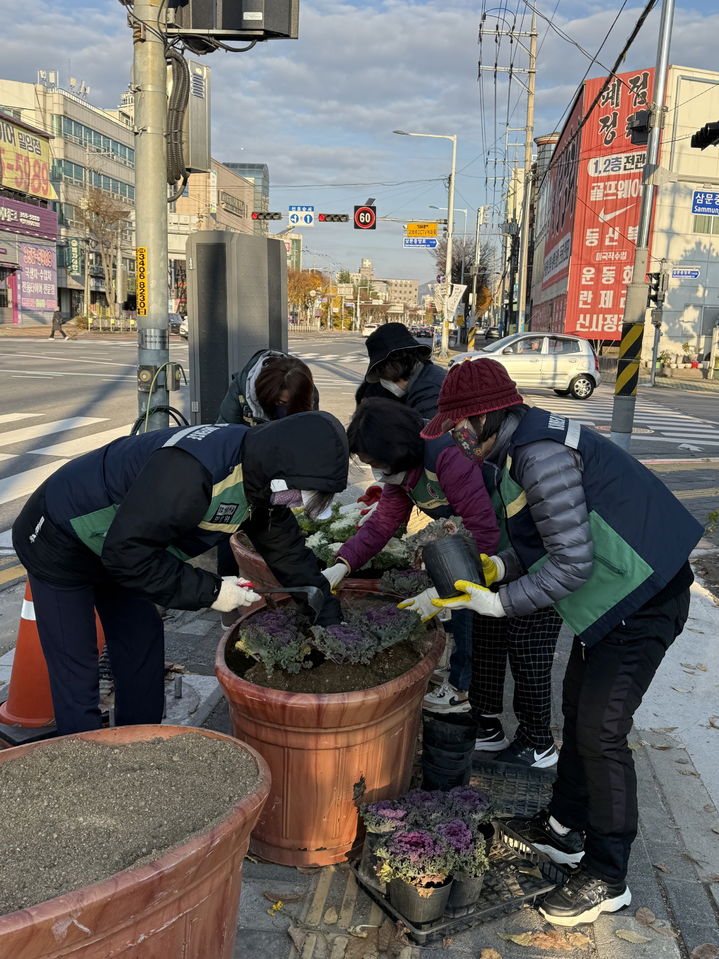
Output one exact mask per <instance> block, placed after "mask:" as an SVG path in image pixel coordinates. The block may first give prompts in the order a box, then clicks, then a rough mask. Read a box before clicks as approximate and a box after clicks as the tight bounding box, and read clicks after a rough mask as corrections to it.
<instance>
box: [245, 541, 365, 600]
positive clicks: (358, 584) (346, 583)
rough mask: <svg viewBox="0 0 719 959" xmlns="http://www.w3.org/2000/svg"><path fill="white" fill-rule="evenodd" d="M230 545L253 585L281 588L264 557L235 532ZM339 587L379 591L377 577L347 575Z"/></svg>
mask: <svg viewBox="0 0 719 959" xmlns="http://www.w3.org/2000/svg"><path fill="white" fill-rule="evenodd" d="M230 546H231V547H232V553H233V555H234V557H235V559H236V560H237V565H238V567H239V570H240V573H242V575H243V576H245V577H246V578H247V579H249V580H250V581H251V582H253V583H254V584H255V586H258V587H259V588H260V589H278V588H281V587H280V584H279V583H278V582H277V579H276V578H275V576H274V574H273V572H272V571H271V569H270V568H269V566H268V565H267V563H266V562H265V561H264V559H262V557H261V556H260V554H259V553H257V552H256V551H255V550H254V549H252V548H251V547H250V546H248V545H247V543H246V542H244V541H243V538H241V537H240V536H238V534H237V533H235V534H234V535H233V536H231V537H230ZM340 589H341V591H342V592H344V591H345V590H356V591H357V592H360V593H376V592H378V591H379V579H377V578H370V577H367V578H366V579H365V578H363V577H361V576H347V577H345V579H343V580H342V585H341V587H340ZM340 596H341V593H340Z"/></svg>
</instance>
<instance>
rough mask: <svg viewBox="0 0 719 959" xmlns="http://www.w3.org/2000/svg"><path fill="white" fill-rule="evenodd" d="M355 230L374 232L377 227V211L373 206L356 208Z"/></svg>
mask: <svg viewBox="0 0 719 959" xmlns="http://www.w3.org/2000/svg"><path fill="white" fill-rule="evenodd" d="M354 223H355V230H374V229H375V228H376V226H377V210H375V208H374V207H373V206H356V207H355V216H354Z"/></svg>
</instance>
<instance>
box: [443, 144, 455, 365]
mask: <svg viewBox="0 0 719 959" xmlns="http://www.w3.org/2000/svg"><path fill="white" fill-rule="evenodd" d="M449 139H451V140H452V171H451V173H450V174H449V181H448V184H447V192H448V194H449V199H448V200H447V251H446V256H445V258H444V283H445V290H446V293H445V296H444V319H443V321H442V345H441V347H440V351H439V355H440V356H449V299H450V297H451V295H452V231H453V229H454V177H455V173H456V170H457V137H456V136H452V137H450V138H449Z"/></svg>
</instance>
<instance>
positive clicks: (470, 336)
mask: <svg viewBox="0 0 719 959" xmlns="http://www.w3.org/2000/svg"><path fill="white" fill-rule="evenodd" d="M476 333H477V327H476V326H470V328H469V330H468V332H467V349H468V350H470V351H471V350H473V349H474V338H475V336H476Z"/></svg>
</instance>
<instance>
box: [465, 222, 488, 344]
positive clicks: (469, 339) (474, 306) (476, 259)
mask: <svg viewBox="0 0 719 959" xmlns="http://www.w3.org/2000/svg"><path fill="white" fill-rule="evenodd" d="M483 222H484V207H483V206H480V207H478V208H477V221H476V223H475V226H474V269H473V271H472V311H473V312H474V322H473V323H472V325H471V326H470V328H469V332H468V334H467V346H468V347H469V349H470V350H473V349H474V339H475V336H476V330H477V322H478V320H479V313H478V312H477V275H478V273H479V228H480V226H481V225H482V223H483Z"/></svg>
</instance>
